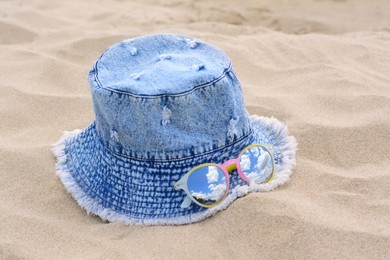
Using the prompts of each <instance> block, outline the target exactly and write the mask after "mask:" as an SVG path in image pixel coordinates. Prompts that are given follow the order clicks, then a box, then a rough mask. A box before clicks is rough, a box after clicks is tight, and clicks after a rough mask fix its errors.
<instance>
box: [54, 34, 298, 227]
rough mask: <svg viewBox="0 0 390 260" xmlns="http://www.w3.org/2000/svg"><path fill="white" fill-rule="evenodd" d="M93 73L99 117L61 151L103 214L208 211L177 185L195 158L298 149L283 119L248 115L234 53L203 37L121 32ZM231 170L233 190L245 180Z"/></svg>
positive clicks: (163, 219) (85, 195)
mask: <svg viewBox="0 0 390 260" xmlns="http://www.w3.org/2000/svg"><path fill="white" fill-rule="evenodd" d="M88 80H89V82H90V86H91V93H92V99H93V106H94V111H95V115H96V119H95V121H94V122H93V123H92V124H91V125H90V126H89V127H87V128H86V129H84V130H83V131H82V132H81V133H78V134H77V135H75V136H72V137H69V138H67V139H64V140H63V141H62V142H60V144H59V147H60V148H59V149H60V151H58V150H57V152H56V155H57V156H58V157H59V159H60V157H62V158H66V160H59V163H58V165H57V169H58V170H59V171H60V172H61V174H60V177H61V179H62V181H63V182H64V184H65V186H66V187H67V189H68V190H69V191H70V192H71V193H72V194H73V196H74V197H75V198H76V199H77V200H78V202H79V203H80V205H81V206H83V207H84V208H86V209H87V211H88V212H92V213H94V214H97V215H99V216H100V217H102V218H103V219H107V220H110V221H112V220H114V221H116V220H122V221H125V222H127V223H141V224H142V223H147V224H153V223H158V224H167V223H169V224H175V223H179V224H180V223H191V222H193V221H199V220H201V219H202V218H204V217H202V216H203V215H201V214H202V212H206V211H207V210H210V209H206V208H202V207H199V206H198V205H196V204H195V203H193V204H192V205H191V206H190V207H189V208H185V209H182V208H181V207H180V204H181V203H182V201H183V199H184V197H185V193H184V192H183V191H182V190H179V191H176V190H174V188H173V184H174V183H175V182H176V181H177V180H179V179H180V178H181V177H182V176H183V175H184V174H185V173H186V172H187V171H189V170H190V169H191V168H192V167H194V166H197V165H199V164H202V163H208V162H213V163H223V162H224V161H226V160H229V159H231V158H235V157H237V156H238V154H239V153H240V152H241V150H242V149H243V148H245V147H246V146H248V145H250V144H252V143H262V144H271V145H274V146H275V147H276V149H275V154H274V157H275V163H276V164H280V165H282V164H283V160H286V158H283V153H284V154H287V153H286V152H284V151H283V150H282V149H281V150H278V149H277V147H278V146H280V147H284V148H283V149H285V150H286V151H287V152H288V155H290V154H291V152H290V151H289V150H288V149H287V148H285V147H287V146H286V144H287V141H286V140H287V139H286V138H287V132H286V131H284V130H283V128H282V127H275V125H276V124H277V123H266V122H265V121H264V122H263V121H261V119H260V118H254V117H253V118H252V117H250V116H249V115H248V113H247V111H246V109H245V105H244V101H243V96H242V89H241V85H240V82H239V80H238V78H237V76H236V73H235V71H234V69H233V67H232V62H231V60H230V59H229V58H228V57H227V56H226V54H225V53H223V52H222V51H221V50H220V49H218V48H216V47H214V46H212V45H210V44H207V43H205V42H202V41H200V40H196V39H193V38H191V37H188V36H181V35H149V36H144V37H139V38H135V39H130V40H125V41H122V42H119V43H117V44H115V45H113V46H111V47H110V48H108V49H107V50H106V51H105V52H104V53H103V54H102V55H101V56H100V57H99V59H98V60H97V61H96V63H95V64H94V65H93V68H92V69H91V71H90V73H89V76H88ZM264 120H265V119H264ZM275 121H276V120H275ZM278 124H280V123H278ZM62 146H63V147H62ZM294 149H295V148H294ZM294 152H295V150H294ZM292 160H293V159H292ZM230 178H231V179H230V186H231V187H230V188H231V191H232V190H234V188H235V187H238V186H242V185H245V183H244V182H243V181H242V180H241V179H240V178H239V177H238V175H237V174H234V172H233V173H232V174H231V175H230ZM277 185H279V184H277ZM270 189H271V188H270ZM235 196H236V197H237V196H238V195H235ZM229 203H231V202H229ZM218 210H221V209H218ZM194 214H198V215H197V216H198V217H191V216H195V215H194ZM211 214H212V213H210V214H208V215H207V214H206V215H204V216H210V215H211ZM118 216H119V217H118ZM180 217H181V220H178V221H177V222H175V221H169V219H172V218H180ZM151 220H156V222H154V221H151Z"/></svg>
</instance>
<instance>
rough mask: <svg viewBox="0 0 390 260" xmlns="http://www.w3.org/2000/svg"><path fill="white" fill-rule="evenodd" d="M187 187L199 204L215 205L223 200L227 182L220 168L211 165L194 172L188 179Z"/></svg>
mask: <svg viewBox="0 0 390 260" xmlns="http://www.w3.org/2000/svg"><path fill="white" fill-rule="evenodd" d="M187 187H188V190H189V191H190V193H191V195H192V197H193V198H194V199H195V200H196V201H197V202H199V203H200V204H202V205H213V204H215V203H217V202H219V201H220V200H221V199H223V197H224V195H225V192H226V189H227V180H226V176H225V174H224V173H223V171H222V170H221V169H220V168H218V167H216V166H213V165H209V166H204V167H201V168H199V169H197V170H195V171H193V172H192V173H191V174H190V176H189V177H188V181H187Z"/></svg>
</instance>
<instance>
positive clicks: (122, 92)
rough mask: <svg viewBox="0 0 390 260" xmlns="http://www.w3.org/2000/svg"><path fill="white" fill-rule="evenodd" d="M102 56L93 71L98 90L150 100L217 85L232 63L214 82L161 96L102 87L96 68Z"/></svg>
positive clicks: (177, 95) (183, 94)
mask: <svg viewBox="0 0 390 260" xmlns="http://www.w3.org/2000/svg"><path fill="white" fill-rule="evenodd" d="M106 51H107V50H106ZM104 53H105V52H104ZM104 53H103V54H104ZM103 54H102V55H101V56H100V57H99V59H98V60H97V61H96V63H95V65H94V71H95V72H94V81H95V82H96V84H97V86H98V87H99V88H102V89H105V90H108V91H111V92H114V93H117V94H123V95H127V96H131V97H136V98H150V99H152V98H161V97H179V96H185V95H188V94H191V93H192V92H194V91H195V90H197V89H200V88H204V87H207V86H210V85H213V84H215V83H217V82H218V81H220V80H222V79H223V78H224V77H226V74H227V73H228V72H230V71H231V70H232V62H231V61H230V62H229V66H228V67H227V68H226V69H224V71H223V72H222V74H221V75H220V76H219V77H218V78H216V79H214V80H212V81H210V82H206V83H203V84H200V85H197V86H194V87H193V88H192V89H190V90H187V91H183V92H180V93H176V94H161V95H146V94H134V93H130V92H126V91H121V90H116V89H112V88H108V87H103V84H102V83H101V82H100V80H99V77H98V68H97V65H98V62H99V61H100V59H101V57H102V56H103Z"/></svg>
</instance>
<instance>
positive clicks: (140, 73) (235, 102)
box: [89, 35, 251, 160]
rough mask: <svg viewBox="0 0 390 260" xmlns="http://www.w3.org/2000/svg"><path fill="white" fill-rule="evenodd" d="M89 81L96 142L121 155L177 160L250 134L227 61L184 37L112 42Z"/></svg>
mask: <svg viewBox="0 0 390 260" xmlns="http://www.w3.org/2000/svg"><path fill="white" fill-rule="evenodd" d="M89 81H90V84H91V90H92V98H93V103H94V110H95V114H96V120H95V124H96V127H97V130H98V133H99V135H100V139H101V141H102V142H103V144H104V145H105V146H106V147H108V148H109V149H110V150H111V151H113V152H116V153H118V154H120V155H126V156H131V157H134V158H139V159H153V160H155V159H161V160H164V159H167V160H171V159H174V158H178V159H180V158H183V157H186V156H195V155H197V154H200V153H204V152H209V151H212V150H214V149H219V148H221V147H224V146H226V145H229V144H231V143H234V142H236V141H238V140H240V139H242V138H244V137H246V136H247V135H248V134H250V132H251V129H250V123H249V120H248V114H247V111H246V110H245V106H244V103H243V97H242V91H241V86H240V82H239V80H238V78H237V77H236V75H235V72H234V70H233V68H232V64H231V61H230V59H229V58H228V57H227V56H226V54H225V53H224V52H222V51H221V50H220V49H218V48H216V47H214V46H212V45H210V44H207V43H205V42H202V41H199V40H196V39H193V38H191V37H187V36H181V35H151V36H144V37H139V38H135V39H130V40H125V41H122V42H119V43H117V44H115V45H113V46H111V47H110V48H108V49H107V50H106V51H105V52H104V53H103V54H102V55H101V56H100V58H99V59H98V60H97V61H96V63H95V64H94V66H93V68H92V70H91V71H90V73H89Z"/></svg>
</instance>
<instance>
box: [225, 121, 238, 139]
mask: <svg viewBox="0 0 390 260" xmlns="http://www.w3.org/2000/svg"><path fill="white" fill-rule="evenodd" d="M238 119H240V118H239V117H238V116H236V117H233V118H232V119H230V121H229V126H228V131H227V139H228V141H229V142H233V141H234V137H235V136H238V132H237V129H236V125H237V122H238Z"/></svg>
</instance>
